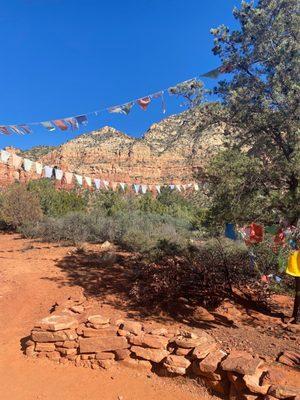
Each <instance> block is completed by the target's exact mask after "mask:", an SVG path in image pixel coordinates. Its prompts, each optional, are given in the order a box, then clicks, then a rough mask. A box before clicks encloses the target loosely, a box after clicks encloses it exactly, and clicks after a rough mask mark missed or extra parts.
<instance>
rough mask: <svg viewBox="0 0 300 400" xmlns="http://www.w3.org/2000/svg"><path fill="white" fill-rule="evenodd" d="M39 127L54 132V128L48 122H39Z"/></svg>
mask: <svg viewBox="0 0 300 400" xmlns="http://www.w3.org/2000/svg"><path fill="white" fill-rule="evenodd" d="M41 125H42V126H43V127H44V128H45V129H47V130H48V131H50V132H51V131H55V126H54V125H53V124H52V123H51V122H50V121H44V122H41Z"/></svg>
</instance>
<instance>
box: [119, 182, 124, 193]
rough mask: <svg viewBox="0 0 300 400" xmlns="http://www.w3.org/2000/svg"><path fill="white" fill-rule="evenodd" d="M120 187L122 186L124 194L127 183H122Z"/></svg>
mask: <svg viewBox="0 0 300 400" xmlns="http://www.w3.org/2000/svg"><path fill="white" fill-rule="evenodd" d="M120 186H121V188H122V190H123V192H125V183H124V182H120Z"/></svg>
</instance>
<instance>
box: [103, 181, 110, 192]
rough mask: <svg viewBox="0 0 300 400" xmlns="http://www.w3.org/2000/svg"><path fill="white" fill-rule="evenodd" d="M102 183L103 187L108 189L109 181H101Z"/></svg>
mask: <svg viewBox="0 0 300 400" xmlns="http://www.w3.org/2000/svg"><path fill="white" fill-rule="evenodd" d="M102 183H103V185H104V187H105V189H106V190H108V189H109V181H102Z"/></svg>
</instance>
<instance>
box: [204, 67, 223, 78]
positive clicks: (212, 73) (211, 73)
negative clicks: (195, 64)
mask: <svg viewBox="0 0 300 400" xmlns="http://www.w3.org/2000/svg"><path fill="white" fill-rule="evenodd" d="M220 74H221V72H220V67H218V68H215V69H212V70H211V71H208V72H206V73H205V74H202V75H200V76H202V77H203V78H212V79H214V78H218V76H219V75H220Z"/></svg>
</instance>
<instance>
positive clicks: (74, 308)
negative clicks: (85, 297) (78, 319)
mask: <svg viewBox="0 0 300 400" xmlns="http://www.w3.org/2000/svg"><path fill="white" fill-rule="evenodd" d="M70 310H71V311H73V312H74V313H77V314H82V313H83V312H84V307H83V306H81V305H78V306H72V307H70Z"/></svg>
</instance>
